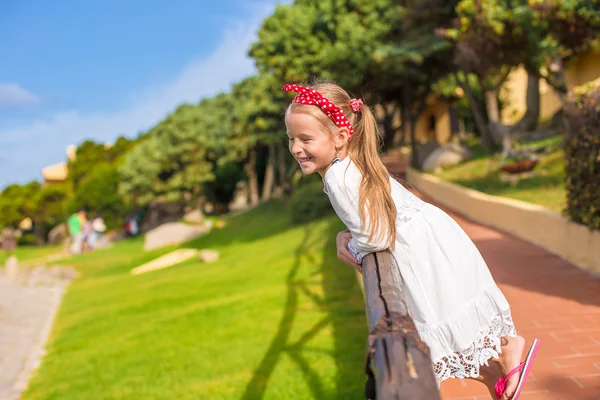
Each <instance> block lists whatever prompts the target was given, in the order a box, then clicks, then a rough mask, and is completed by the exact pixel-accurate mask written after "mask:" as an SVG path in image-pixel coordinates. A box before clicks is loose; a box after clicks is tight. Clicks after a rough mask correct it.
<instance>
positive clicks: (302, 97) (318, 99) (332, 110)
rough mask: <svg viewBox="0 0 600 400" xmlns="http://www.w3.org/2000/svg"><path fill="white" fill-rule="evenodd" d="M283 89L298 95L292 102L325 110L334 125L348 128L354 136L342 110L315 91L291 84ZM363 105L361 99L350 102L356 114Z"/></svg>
mask: <svg viewBox="0 0 600 400" xmlns="http://www.w3.org/2000/svg"><path fill="white" fill-rule="evenodd" d="M282 89H283V90H285V91H286V92H294V93H298V94H297V95H296V97H294V100H292V103H301V104H309V105H315V106H318V107H319V108H321V110H323V112H324V113H325V115H327V117H329V119H330V120H332V121H333V123H334V124H336V125H337V126H339V127H340V128H342V127H344V128H348V131H349V134H350V136H352V135H353V134H354V129H353V128H352V125H351V124H350V122H349V121H348V119H347V118H346V116H345V115H344V112H343V111H342V109H341V108H339V107H338V106H336V105H335V104H333V103H332V102H331V101H329V100H328V99H327V98H326V97H324V96H323V95H322V94H321V93H319V92H317V91H316V90H315V89H312V88H309V87H306V86H301V85H294V84H291V83H288V84H287V85H285V86H284V87H283V88H282ZM361 104H363V102H362V100H360V99H352V100H350V106H351V107H352V111H353V112H355V113H357V112H360V106H361Z"/></svg>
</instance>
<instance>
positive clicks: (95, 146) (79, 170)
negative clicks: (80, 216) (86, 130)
mask: <svg viewBox="0 0 600 400" xmlns="http://www.w3.org/2000/svg"><path fill="white" fill-rule="evenodd" d="M109 160H110V157H109V153H108V152H107V149H106V147H105V145H104V144H100V143H96V142H94V141H93V140H86V141H84V142H83V143H81V144H80V145H79V146H78V147H77V150H76V152H75V159H74V160H69V162H68V169H69V180H70V181H71V182H72V183H73V189H74V190H75V191H76V190H77V189H78V185H79V183H80V182H81V181H82V179H84V178H85V177H86V176H87V175H89V174H90V173H91V172H92V170H93V169H94V168H95V167H96V166H97V165H99V164H103V163H107V162H108V161H109Z"/></svg>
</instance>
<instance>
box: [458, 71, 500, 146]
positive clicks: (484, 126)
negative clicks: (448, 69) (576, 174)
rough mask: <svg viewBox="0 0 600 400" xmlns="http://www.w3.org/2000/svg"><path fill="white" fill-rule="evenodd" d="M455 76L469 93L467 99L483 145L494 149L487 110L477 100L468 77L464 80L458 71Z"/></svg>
mask: <svg viewBox="0 0 600 400" xmlns="http://www.w3.org/2000/svg"><path fill="white" fill-rule="evenodd" d="M455 77H456V82H458V85H459V86H460V87H461V88H462V90H463V91H464V92H465V94H466V95H467V100H469V104H470V105H471V110H472V111H473V117H474V118H475V125H476V126H477V130H478V131H479V134H480V135H481V144H482V146H483V147H484V148H485V149H487V150H489V151H492V150H494V146H493V142H492V141H491V138H490V132H489V129H488V121H487V115H486V111H484V109H483V108H482V107H481V104H480V102H479V101H478V100H477V97H476V96H475V93H474V92H473V88H471V85H470V84H469V81H468V78H467V79H465V80H464V81H463V80H462V79H461V78H460V76H459V74H458V73H456V74H455Z"/></svg>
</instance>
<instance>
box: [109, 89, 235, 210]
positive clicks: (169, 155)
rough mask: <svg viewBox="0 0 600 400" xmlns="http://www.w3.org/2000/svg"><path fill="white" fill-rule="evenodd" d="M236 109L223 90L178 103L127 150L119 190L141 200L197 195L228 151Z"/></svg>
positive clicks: (147, 201) (145, 202)
mask: <svg viewBox="0 0 600 400" xmlns="http://www.w3.org/2000/svg"><path fill="white" fill-rule="evenodd" d="M231 109H232V103H231V102H230V98H229V95H227V94H224V93H223V94H219V95H217V96H215V97H213V98H209V99H204V100H202V101H201V102H200V103H199V104H197V105H190V104H183V105H181V106H179V107H178V108H177V109H176V110H175V111H174V112H173V113H171V114H169V115H168V116H167V117H165V119H163V120H162V121H161V122H160V123H158V124H157V125H156V126H155V127H154V128H152V129H151V131H150V132H149V133H148V135H147V137H146V138H144V139H143V140H142V141H141V142H140V143H139V144H137V145H136V146H135V147H133V148H132V149H131V151H130V152H129V153H127V155H126V157H125V160H124V162H123V165H122V166H121V167H120V168H119V172H120V174H121V176H122V182H121V185H120V193H121V194H122V195H123V196H126V197H127V198H128V199H131V200H132V201H134V202H135V203H136V204H139V205H146V204H148V203H150V202H152V201H154V200H161V201H176V202H180V203H183V202H184V201H185V197H186V194H189V195H192V197H195V198H197V197H198V196H199V195H200V193H201V191H202V188H203V184H204V183H205V182H211V181H213V180H214V179H215V175H214V169H215V167H216V165H217V162H218V160H219V159H221V158H222V157H223V156H224V155H225V151H226V150H225V140H226V136H227V134H228V132H230V130H231V129H230V125H229V122H228V121H229V118H228V115H229V114H230V112H231Z"/></svg>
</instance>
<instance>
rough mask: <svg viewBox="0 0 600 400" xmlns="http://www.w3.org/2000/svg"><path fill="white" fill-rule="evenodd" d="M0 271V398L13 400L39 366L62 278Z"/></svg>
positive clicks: (58, 298) (63, 280)
mask: <svg viewBox="0 0 600 400" xmlns="http://www.w3.org/2000/svg"><path fill="white" fill-rule="evenodd" d="M36 271H37V272H36ZM4 272H5V271H3V270H0V400H16V399H18V398H19V397H20V394H21V392H22V391H23V390H24V389H25V388H26V386H27V382H28V381H29V378H30V376H31V372H32V371H33V370H34V369H35V368H37V366H38V365H39V362H40V359H41V356H42V355H43V348H44V343H45V342H46V339H47V337H48V334H49V332H50V329H51V327H52V322H53V320H54V316H55V313H56V310H57V308H58V305H59V302H60V298H61V296H62V294H63V292H64V290H65V288H66V286H67V284H68V280H66V279H57V278H55V277H52V276H48V275H47V274H46V273H44V272H43V270H42V269H37V270H34V271H29V272H28V273H27V274H25V275H20V276H18V277H17V278H11V277H8V276H6V275H5V273H4Z"/></svg>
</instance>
